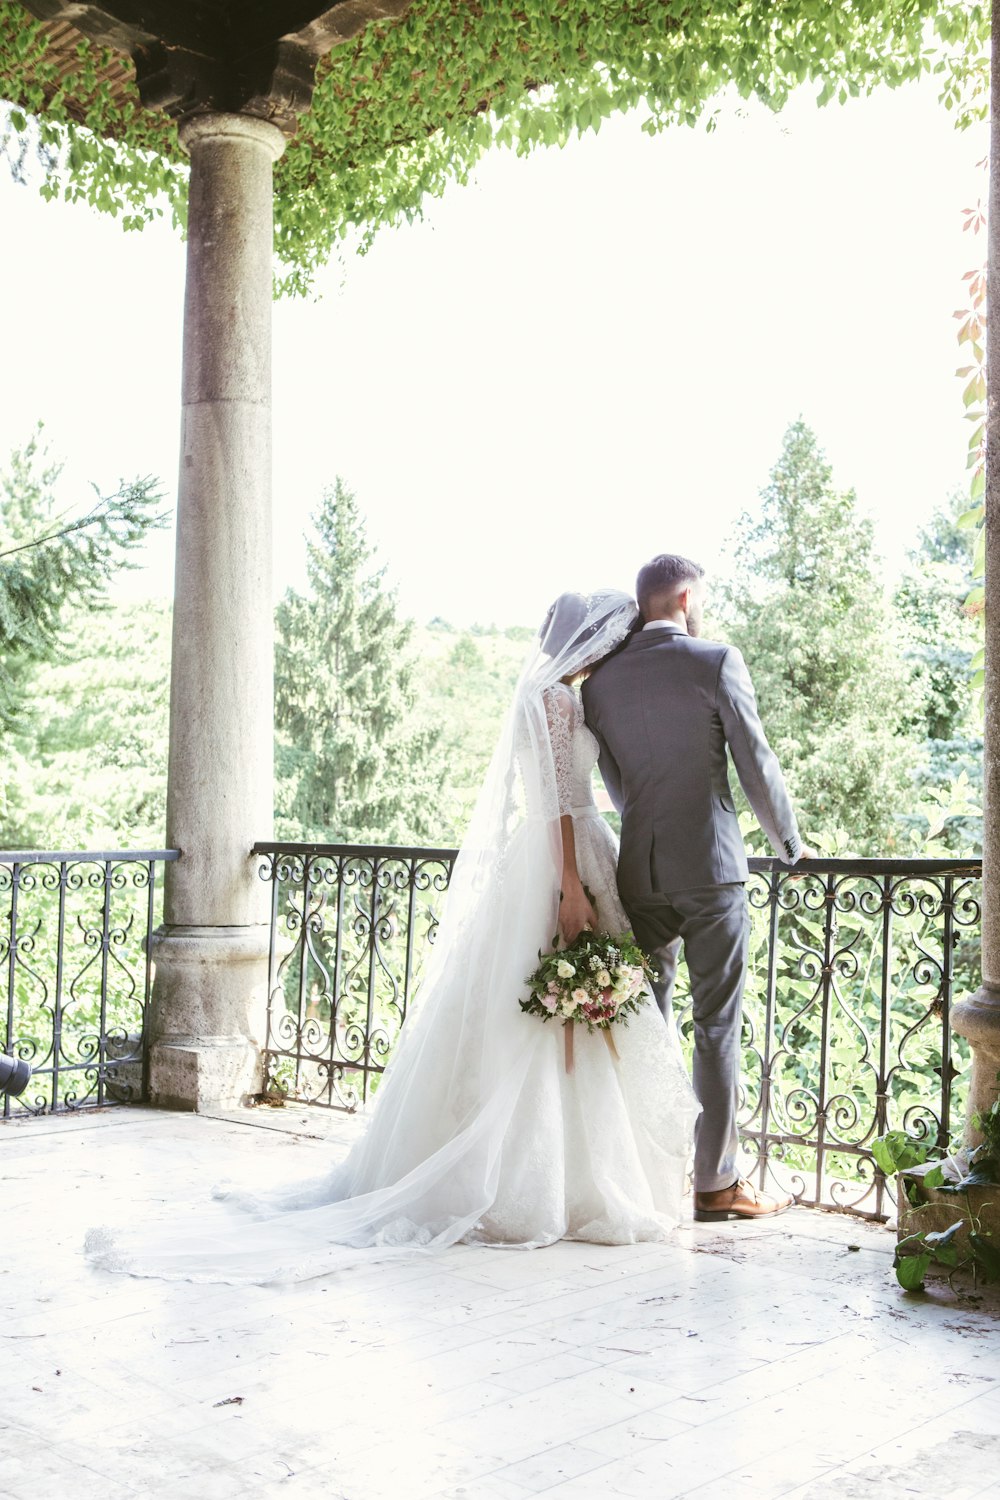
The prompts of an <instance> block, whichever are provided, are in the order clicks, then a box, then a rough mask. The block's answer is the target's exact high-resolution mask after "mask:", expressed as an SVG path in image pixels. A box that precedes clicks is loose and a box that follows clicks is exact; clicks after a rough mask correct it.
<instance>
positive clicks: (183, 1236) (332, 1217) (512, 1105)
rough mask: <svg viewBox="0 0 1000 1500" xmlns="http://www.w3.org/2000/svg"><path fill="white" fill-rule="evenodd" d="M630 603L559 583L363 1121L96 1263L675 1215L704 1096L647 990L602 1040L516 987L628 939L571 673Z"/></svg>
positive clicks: (246, 1254)
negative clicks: (302, 1158)
mask: <svg viewBox="0 0 1000 1500" xmlns="http://www.w3.org/2000/svg"><path fill="white" fill-rule="evenodd" d="M636 617H637V610H636V606H635V603H634V601H633V600H632V599H630V598H629V597H628V596H627V595H624V594H620V593H601V594H596V595H592V596H590V597H589V598H585V597H584V596H582V595H578V594H564V595H562V596H560V598H559V599H558V600H557V601H556V603H555V604H554V605H553V606H552V608H551V609H550V610H549V613H548V615H547V616H546V620H545V622H544V624H543V626H542V629H541V631H540V633H539V637H538V640H537V642H536V643H535V645H534V647H533V649H532V650H531V652H530V653H529V656H528V659H527V661H526V663H525V666H524V668H523V670H522V673H521V676H520V679H519V681H518V685H517V689H516V691H515V695H514V701H513V704H512V707H511V709H510V712H509V713H508V715H507V719H506V721H505V724H504V728H503V731H502V733H501V736H500V740H499V743H498V745H497V749H496V751H495V753H494V756H493V759H492V761H491V764H490V769H489V772H488V774H487V777H486V781H485V783H484V786H483V789H482V791H481V793H480V796H479V799H478V801H477V805H476V810H475V813H474V815H473V819H472V824H471V827H470V829H469V833H468V835H467V837H466V840H465V842H464V844H463V847H462V851H461V853H460V855H459V857H458V859H457V861H456V864H455V870H454V873H453V876H452V880H451V884H450V887H449V892H448V897H447V904H446V909H445V913H444V918H443V921H442V925H441V930H440V932H439V935H438V939H437V942H436V943H435V947H434V952H433V956H432V959H431V962H430V967H429V971H428V973H427V975H426V977H425V979H424V981H423V984H422V986H421V991H420V994H419V995H418V997H417V999H416V1002H415V1004H414V1006H413V1009H412V1012H411V1016H410V1018H409V1019H408V1020H407V1023H406V1025H405V1027H404V1028H403V1032H402V1035H401V1037H400V1040H399V1042H398V1043H397V1046H396V1050H395V1053H394V1056H393V1058H392V1061H391V1063H390V1066H389V1067H388V1069H387V1071H386V1074H385V1077H384V1079H383V1081H382V1085H381V1087H380V1089H379V1092H378V1098H377V1102H376V1105H375V1108H374V1110H373V1113H372V1118H371V1121H370V1123H369V1125H368V1128H367V1131H366V1134H365V1135H364V1137H363V1138H362V1139H361V1140H360V1141H359V1142H358V1144H357V1145H356V1146H355V1147H354V1148H353V1150H352V1151H351V1152H350V1154H349V1155H348V1157H347V1159H346V1160H345V1161H344V1162H342V1163H340V1164H339V1165H338V1166H336V1167H335V1168H334V1169H333V1170H332V1171H330V1172H328V1173H326V1174H325V1175H324V1176H323V1177H321V1178H320V1179H318V1180H314V1181H311V1182H307V1183H301V1184H297V1185H290V1186H289V1187H287V1188H283V1189H281V1190H279V1191H278V1192H276V1193H272V1194H270V1195H268V1196H266V1197H258V1196H253V1195H250V1194H245V1193H241V1194H232V1193H230V1194H225V1195H224V1196H226V1197H228V1198H229V1199H230V1201H231V1202H232V1203H235V1204H236V1205H237V1207H239V1208H240V1209H242V1210H244V1211H245V1210H249V1211H251V1212H252V1213H253V1214H254V1215H255V1217H254V1221H253V1223H252V1224H248V1223H247V1221H246V1218H245V1215H244V1214H241V1215H240V1216H239V1218H238V1219H236V1220H234V1218H233V1217H232V1216H231V1215H229V1214H226V1212H225V1210H223V1209H222V1208H215V1209H214V1217H210V1216H205V1217H202V1218H201V1219H199V1221H198V1222H197V1223H194V1222H192V1221H191V1220H190V1219H189V1220H188V1221H187V1223H186V1224H185V1225H184V1226H183V1227H182V1228H178V1229H176V1230H163V1231H159V1232H151V1231H148V1230H147V1231H140V1232H138V1233H134V1232H128V1231H126V1232H123V1233H122V1234H117V1233H116V1234H109V1233H108V1231H106V1230H93V1231H91V1232H90V1234H89V1235H88V1240H87V1251H88V1254H89V1256H90V1258H91V1260H92V1262H93V1263H94V1264H95V1265H97V1266H100V1267H103V1268H105V1269H108V1270H117V1271H124V1272H128V1273H131V1274H133V1275H151V1276H166V1277H171V1278H175V1277H176V1278H180V1279H187V1280H198V1281H215V1280H219V1281H241V1282H242V1281H251V1282H269V1281H287V1280H301V1279H304V1278H306V1277H309V1276H315V1275H321V1274H323V1273H324V1272H326V1271H329V1270H333V1269H335V1268H337V1267H338V1266H340V1265H343V1264H345V1263H347V1262H350V1261H356V1260H357V1259H358V1252H359V1251H365V1252H367V1253H369V1254H371V1253H372V1252H373V1251H376V1250H377V1251H379V1252H380V1253H395V1252H396V1251H405V1250H414V1249H425V1250H426V1249H441V1248H444V1247H445V1246H447V1245H451V1244H455V1243H457V1242H459V1241H465V1242H467V1243H468V1242H474V1243H482V1244H489V1245H502V1246H511V1247H521V1248H532V1247H539V1246H542V1245H548V1244H551V1243H553V1242H554V1241H556V1240H559V1239H563V1238H569V1239H578V1240H588V1241H592V1242H598V1243H602V1244H632V1243H635V1242H636V1241H640V1240H658V1239H662V1238H663V1237H664V1236H666V1235H667V1234H669V1232H670V1230H671V1229H672V1228H673V1227H674V1226H675V1225H676V1223H677V1221H678V1218H679V1217H680V1212H681V1200H682V1197H683V1193H684V1185H685V1176H686V1168H687V1160H688V1155H689V1152H690V1148H691V1140H692V1135H693V1128H694V1120H695V1117H696V1115H697V1112H698V1104H697V1101H696V1100H695V1098H694V1094H693V1092H692V1089H691V1086H690V1083H689V1080H688V1077H687V1072H686V1069H685V1067H684V1063H683V1059H682V1057H681V1054H680V1049H679V1047H678V1044H677V1039H676V1035H675V1034H674V1031H673V1029H672V1026H670V1025H668V1024H667V1022H665V1021H664V1019H663V1017H662V1016H661V1014H660V1012H659V1010H658V1009H657V1007H656V1005H655V1003H654V1002H653V1001H652V999H651V998H650V999H649V1001H648V1003H647V1004H645V1005H644V1006H643V1007H642V1009H641V1010H640V1012H639V1013H638V1014H637V1015H636V1016H634V1017H632V1018H631V1020H630V1021H629V1024H628V1026H627V1027H622V1026H618V1027H616V1028H615V1041H616V1051H617V1056H615V1055H614V1053H613V1052H612V1049H611V1048H609V1047H608V1046H607V1045H606V1044H605V1038H604V1037H602V1036H600V1035H598V1034H597V1033H596V1032H594V1033H589V1032H587V1031H586V1029H585V1028H583V1027H580V1026H577V1027H576V1028H575V1037H574V1043H575V1045H574V1049H573V1051H574V1062H573V1067H572V1071H569V1070H568V1069H567V1062H566V1050H565V1047H564V1038H563V1034H562V1031H563V1028H562V1025H561V1024H560V1023H559V1022H558V1021H553V1022H548V1023H543V1022H542V1021H540V1020H539V1019H538V1018H536V1017H533V1016H528V1015H525V1014H524V1013H523V1012H522V1011H521V1009H520V1006H519V1003H518V1002H519V1000H520V999H521V998H523V996H524V995H525V994H526V993H527V984H526V982H525V981H526V978H527V976H528V974H529V973H530V972H531V971H532V970H533V969H534V967H535V966H536V964H537V962H538V956H539V954H540V953H542V952H545V951H548V950H549V949H551V947H552V945H553V936H554V934H555V933H556V931H557V927H558V929H559V931H560V933H561V936H562V938H563V940H564V941H572V939H573V938H574V937H575V936H576V935H577V934H578V933H579V932H580V931H581V930H582V928H583V927H584V925H586V924H590V925H591V926H593V927H594V928H595V930H599V931H604V932H610V933H620V932H623V931H625V930H626V929H627V927H628V922H627V918H626V916H625V913H624V911H623V909H622V906H621V903H620V901H619V897H618V892H617V886H616V879H615V870H616V859H617V845H616V841H615V838H614V835H613V834H612V832H611V830H610V828H609V827H608V825H607V824H606V823H605V821H604V819H603V818H602V817H601V815H600V813H599V811H598V808H597V806H596V804H595V802H594V796H593V787H592V778H593V771H594V766H595V764H596V760H597V744H596V741H595V740H594V738H593V736H592V735H591V734H590V732H589V730H588V729H587V728H586V725H585V724H584V722H583V710H582V705H581V701H580V697H579V693H578V691H577V687H576V685H575V684H576V683H577V682H578V681H579V680H580V678H581V677H582V675H583V674H584V673H585V671H586V670H587V668H588V667H590V666H592V665H593V663H594V662H595V661H597V660H600V659H601V658H602V657H604V656H605V655H607V654H608V652H609V651H611V650H613V649H615V647H617V646H618V645H619V644H621V642H622V641H623V640H624V639H625V638H626V637H627V635H628V634H629V632H630V630H631V629H632V627H633V626H634V624H635V621H636Z"/></svg>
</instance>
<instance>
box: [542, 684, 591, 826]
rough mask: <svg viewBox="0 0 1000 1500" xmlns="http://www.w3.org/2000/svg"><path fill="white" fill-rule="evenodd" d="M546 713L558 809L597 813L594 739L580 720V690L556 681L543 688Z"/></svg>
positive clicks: (578, 813) (563, 811) (581, 715)
mask: <svg viewBox="0 0 1000 1500" xmlns="http://www.w3.org/2000/svg"><path fill="white" fill-rule="evenodd" d="M545 716H546V718H547V720H548V725H549V734H550V736H551V739H552V758H553V761H554V762H555V772H556V792H557V795H558V798H559V812H560V815H562V814H563V813H574V814H576V815H577V816H582V815H585V814H587V813H596V812H597V804H596V803H595V801H594V767H595V766H596V764H597V756H598V746H597V741H596V740H595V738H594V736H593V735H592V734H591V732H590V730H589V729H588V728H587V726H586V724H585V723H584V722H583V704H582V702H581V700H580V695H579V693H577V692H575V691H574V689H573V688H571V687H567V686H566V684H565V683H563V682H557V683H556V684H555V685H554V686H553V687H550V688H547V689H546V691H545Z"/></svg>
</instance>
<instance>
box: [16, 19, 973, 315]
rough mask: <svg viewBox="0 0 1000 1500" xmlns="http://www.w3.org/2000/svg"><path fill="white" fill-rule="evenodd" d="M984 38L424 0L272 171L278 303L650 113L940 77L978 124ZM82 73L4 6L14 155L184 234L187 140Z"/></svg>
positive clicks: (322, 89) (659, 123) (334, 87)
mask: <svg viewBox="0 0 1000 1500" xmlns="http://www.w3.org/2000/svg"><path fill="white" fill-rule="evenodd" d="M987 36H988V8H987V7H986V6H985V5H983V4H969V3H961V0H952V3H951V4H946V5H944V6H941V5H940V4H939V0H883V3H882V4H877V5H869V4H864V3H860V0H858V3H854V4H844V5H830V4H828V3H827V0H776V3H774V0H772V3H770V4H766V3H761V0H751V3H739V0H728V3H719V0H582V3H581V0H414V4H413V5H411V6H410V7H409V9H408V10H407V11H406V12H405V13H404V15H403V16H402V17H400V18H398V19H396V20H392V21H382V22H374V23H371V24H369V25H368V26H367V27H366V28H365V30H364V31H362V32H361V33H360V35H359V36H358V37H357V38H355V39H354V40H352V41H350V42H347V43H344V44H343V45H341V46H339V47H337V48H335V49H334V51H333V52H332V53H331V54H330V55H329V56H328V57H327V58H326V59H325V60H324V62H323V64H322V65H321V67H320V72H319V78H318V83H317V88H316V92H315V96H314V100H313V107H312V109H311V111H310V112H309V113H308V114H306V115H304V116H303V118H302V122H301V127H300V129H299V132H298V134H297V135H296V137H295V139H294V140H292V141H291V142H289V145H288V148H287V150H286V151H285V153H284V156H283V157H282V158H281V160H280V161H279V163H278V164H277V167H276V169H275V186H276V212H275V234H276V247H277V253H278V257H279V260H280V262H281V263H282V265H283V266H284V268H285V272H284V275H283V279H282V281H281V287H282V289H283V290H285V291H289V292H302V291H304V290H305V289H306V288H307V287H308V285H309V283H310V280H311V278H312V276H313V274H314V272H315V271H316V269H317V268H318V267H319V266H321V265H322V264H323V263H324V262H325V261H326V259H327V258H328V256H329V255H330V253H331V250H332V249H333V247H334V246H335V244H336V243H337V241H338V240H339V239H341V238H343V237H344V236H346V235H349V234H352V233H357V232H360V237H361V242H362V246H363V247H364V246H366V245H367V244H368V243H369V242H370V240H371V237H372V236H373V235H374V234H375V233H376V231H377V230H378V228H379V227H380V226H382V225H386V224H393V223H396V222H398V221H399V220H400V219H404V218H405V219H412V218H414V217H415V216H417V215H418V214H419V213H420V210H421V205H422V204H423V202H424V200H425V199H426V198H427V197H428V196H430V195H435V194H440V193H441V192H442V191H443V190H444V188H445V186H446V185H447V184H448V183H449V182H451V181H453V180H456V179H457V180H459V181H464V180H467V178H468V176H469V173H470V172H471V171H472V169H473V167H474V166H475V164H476V162H477V161H478V159H479V158H480V156H481V155H482V153H483V152H484V151H486V150H487V149H488V148H490V147H492V146H494V145H499V146H506V147H509V148H511V149H513V150H516V151H517V152H519V153H521V154H524V153H527V152H528V151H530V150H532V149H533V148H534V147H536V146H539V145H561V144H563V143H565V141H566V140H567V139H568V138H569V136H570V135H571V134H572V133H574V132H580V133H583V132H585V131H589V130H599V129H600V127H601V124H602V122H603V121H604V120H605V119H607V118H608V116H609V115H611V114H612V113H615V112H618V111H621V110H627V109H632V108H634V107H637V106H641V107H642V108H643V111H644V116H643V122H642V128H643V129H644V130H647V131H649V132H650V133H656V132H657V131H660V130H662V129H664V128H666V127H667V126H669V125H675V124H684V125H694V124H696V123H697V122H698V121H700V120H704V121H705V122H706V123H707V125H708V126H709V127H711V125H712V123H713V119H714V115H713V113H712V111H711V109H710V106H711V104H712V101H713V100H715V99H717V98H718V96H719V95H720V94H721V93H722V92H723V91H724V90H726V89H734V90H735V91H736V92H737V93H738V94H740V95H741V96H742V97H744V98H750V97H755V98H757V99H759V100H761V101H762V102H763V103H765V104H766V105H768V106H769V107H771V108H773V109H780V108H781V106H782V105H783V104H784V103H785V101H786V99H787V98H788V95H789V93H790V92H791V90H792V89H793V88H796V87H798V86H799V85H803V84H811V85H813V86H814V87H815V89H816V92H817V99H818V102H819V103H821V104H823V103H827V102H828V101H830V100H832V99H839V100H841V101H843V100H846V99H847V97H848V96H849V95H857V94H859V93H862V92H867V91H868V90H870V89H871V88H873V87H874V86H875V85H876V84H879V83H888V84H890V85H897V84H901V83H903V82H906V81H907V80H909V79H913V78H916V77H917V76H919V75H920V74H921V73H925V72H931V71H935V72H938V73H940V74H941V96H942V99H943V101H944V102H945V103H946V104H947V105H949V107H951V108H953V109H955V110H956V111H957V112H958V116H959V118H960V120H964V119H965V118H966V117H969V116H972V115H975V114H976V113H977V112H980V111H981V108H982V104H983V101H982V99H981V98H980V97H979V96H978V94H977V89H978V88H979V86H980V83H981V68H978V67H977V62H978V60H979V59H981V58H982V56H983V55H984V52H985V46H986V39H987ZM78 57H79V70H78V72H77V73H76V74H75V75H74V76H73V77H72V79H70V80H69V81H64V82H63V83H60V82H59V79H58V71H57V69H56V67H55V65H54V63H53V62H52V60H51V58H50V57H49V56H48V42H47V34H46V32H45V30H44V28H43V27H42V26H41V25H40V24H39V23H37V22H36V21H34V20H33V19H32V18H31V17H30V16H29V15H28V13H27V12H26V11H24V10H23V9H22V7H21V6H19V5H17V4H12V3H0V97H3V98H4V99H6V100H7V101H8V104H9V105H10V106H11V108H9V109H8V111H7V121H8V124H7V127H6V138H5V139H0V150H3V151H4V153H5V154H6V155H7V157H8V159H9V160H11V161H12V163H13V164H14V166H15V169H17V168H18V166H19V165H23V164H24V162H25V152H26V151H28V150H33V151H34V154H35V156H36V157H37V158H38V160H39V161H40V162H41V166H42V172H43V188H42V190H43V192H45V193H47V194H48V195H49V196H56V195H59V194H61V195H63V196H65V197H68V198H70V199H76V198H80V199H85V200H86V201H88V202H90V203H92V204H93V205H94V206H95V207H97V208H99V209H102V210H104V211H106V212H109V213H115V214H121V216H122V218H123V222H124V223H125V225H126V227H128V228H140V227H142V225H143V224H145V223H146V222H148V220H149V219H150V218H151V217H153V216H154V215H155V214H157V213H162V212H164V211H167V212H170V213H171V214H172V215H173V217H174V219H175V220H177V221H182V220H183V213H184V189H185V181H184V166H183V154H182V152H181V149H180V145H179V142H178V139H177V134H176V130H175V128H174V127H173V125H172V124H171V123H170V122H169V121H166V120H165V119H164V118H163V117H162V116H160V115H157V114H155V113H153V112H151V111H148V110H145V109H144V108H143V107H142V105H141V103H140V101H139V97H138V93H137V91H136V90H135V88H134V86H133V88H132V90H131V91H130V92H129V94H128V98H127V102H126V103H124V104H116V102H115V100H114V98H113V97H112V90H111V88H110V87H109V86H108V85H107V84H106V83H105V82H102V79H101V68H102V65H103V61H104V58H105V57H106V54H104V53H103V52H102V50H101V49H100V48H97V47H93V46H91V45H90V44H89V43H87V42H82V43H81V44H80V47H79V49H78ZM29 117H31V118H29ZM32 131H34V132H35V135H34V136H32Z"/></svg>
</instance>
